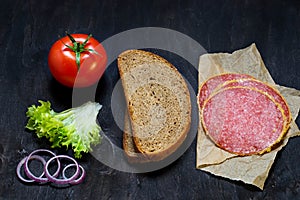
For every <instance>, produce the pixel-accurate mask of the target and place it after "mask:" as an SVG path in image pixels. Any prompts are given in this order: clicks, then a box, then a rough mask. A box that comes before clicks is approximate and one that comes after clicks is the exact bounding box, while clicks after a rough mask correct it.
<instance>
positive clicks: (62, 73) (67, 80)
mask: <svg viewBox="0 0 300 200" xmlns="http://www.w3.org/2000/svg"><path fill="white" fill-rule="evenodd" d="M70 36H71V37H70ZM88 37H89V35H86V34H71V35H68V36H65V37H63V38H61V39H59V40H57V41H56V42H55V43H54V44H53V45H52V47H51V49H50V52H49V55H48V65H49V68H50V71H51V74H52V75H53V77H54V78H55V79H56V80H57V81H58V82H60V83H61V84H63V85H65V86H68V87H88V86H91V85H93V84H95V83H96V82H97V81H98V80H99V79H100V78H101V76H102V75H103V73H104V71H105V67H106V63H107V55H106V52H105V49H104V48H103V46H102V45H101V44H100V43H99V42H98V41H97V40H96V39H94V38H93V37H89V38H88ZM76 51H77V52H78V53H77V54H78V55H77V56H78V57H77V58H78V59H77V62H76Z"/></svg>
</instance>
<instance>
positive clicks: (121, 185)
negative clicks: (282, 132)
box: [0, 0, 300, 199]
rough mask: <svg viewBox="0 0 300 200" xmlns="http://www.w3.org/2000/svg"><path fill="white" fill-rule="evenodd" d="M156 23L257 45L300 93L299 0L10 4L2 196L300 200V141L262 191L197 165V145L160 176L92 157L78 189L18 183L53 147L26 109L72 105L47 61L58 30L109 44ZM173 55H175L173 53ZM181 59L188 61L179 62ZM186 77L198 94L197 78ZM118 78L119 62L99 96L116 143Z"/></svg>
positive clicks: (0, 23) (1, 15)
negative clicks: (27, 165) (34, 155)
mask: <svg viewBox="0 0 300 200" xmlns="http://www.w3.org/2000/svg"><path fill="white" fill-rule="evenodd" d="M149 26H151V27H164V28H169V29H173V30H176V31H179V32H181V33H184V34H186V35H188V36H190V37H191V38H193V39H194V40H196V41H197V42H198V43H200V44H201V45H202V46H203V47H204V48H205V49H206V50H207V51H208V52H221V51H222V52H232V51H234V50H236V49H240V48H243V47H246V46H248V45H250V44H251V43H253V42H254V43H256V45H257V47H258V49H259V51H260V53H261V55H262V57H263V59H264V62H265V64H266V66H267V68H268V69H269V71H270V73H271V75H272V76H273V78H274V80H275V81H276V82H277V83H278V84H280V85H283V86H288V87H293V88H296V89H300V79H299V77H300V67H299V61H300V4H299V3H298V1H266V0H252V1H251V0H244V1H242V0H232V1H230V0H227V1H221V0H219V1H217V0H209V1H206V0H202V1H196V0H194V1H183V0H182V1H179V0H173V1H168V0H160V1H133V0H84V1H75V0H73V1H70V0H68V1H63V0H51V1H38V0H28V1H23V0H2V1H1V4H0V102H1V106H0V199H299V198H300V194H299V191H300V167H299V160H300V154H299V145H300V138H293V139H291V140H290V141H289V143H288V145H287V146H286V147H285V148H284V149H283V150H282V151H281V152H280V153H279V154H278V157H277V158H276V161H275V163H274V165H273V167H272V169H271V171H270V174H269V177H268V179H267V181H266V184H265V189H264V190H263V191H260V190H259V189H257V188H255V187H253V186H249V185H245V184H243V183H240V182H235V181H229V180H227V179H223V178H220V177H216V176H213V175H210V174H208V173H205V172H202V171H199V170H196V169H195V156H196V154H195V145H196V143H195V142H193V144H192V145H191V146H190V148H189V149H188V150H187V152H186V153H185V154H184V155H183V156H182V157H180V158H179V159H178V160H177V161H176V162H174V163H172V164H171V165H170V166H168V167H166V168H164V169H161V170H158V171H156V172H151V173H146V174H131V173H124V172H119V171H116V170H114V169H111V168H109V167H107V166H105V165H103V164H102V163H100V162H99V161H97V160H96V159H95V158H93V156H91V155H89V154H88V155H85V156H84V157H83V159H82V160H81V161H80V162H81V164H82V165H83V166H84V167H85V169H86V171H87V177H86V180H85V181H84V183H82V184H80V185H77V186H73V187H69V188H63V189H59V188H55V187H53V186H51V185H42V186H38V185H27V184H23V183H22V182H20V181H19V180H18V179H17V177H16V175H15V168H16V165H17V163H18V162H19V160H20V159H22V158H23V157H24V156H26V155H27V154H28V153H29V152H31V151H32V150H34V149H37V148H41V147H44V148H49V144H48V143H47V142H45V141H44V140H41V139H37V138H36V137H34V136H33V134H32V133H30V132H28V131H27V130H25V129H24V126H25V124H26V122H27V119H26V116H25V112H26V109H27V107H28V106H29V105H31V104H35V103H36V102H37V100H38V99H42V100H49V101H51V102H52V104H53V108H54V109H56V110H63V109H67V108H69V107H70V106H71V100H72V90H70V89H68V88H64V87H62V86H61V85H59V84H58V83H56V82H55V81H54V80H53V78H52V76H51V74H50V72H49V70H48V66H47V54H48V51H49V49H50V47H51V45H52V44H53V43H54V41H55V40H56V39H57V37H58V35H63V34H64V32H65V31H66V30H67V31H68V32H70V33H92V34H93V35H94V37H95V38H96V39H98V40H99V41H104V40H105V39H107V38H109V37H110V36H113V35H115V34H117V33H120V32H122V31H125V30H129V29H133V28H139V27H149ZM162 53H163V54H164V52H162ZM165 55H166V57H167V58H168V59H170V60H173V58H172V57H173V56H172V55H171V54H168V53H165ZM174 62H175V64H178V65H181V66H182V65H184V64H187V63H186V62H185V61H182V60H180V59H177V58H174ZM188 72H189V70H187V71H186V70H184V69H183V73H188ZM188 77H189V78H190V80H189V81H191V83H192V86H193V88H194V89H195V90H196V89H197V74H196V73H193V74H191V73H189V75H188ZM118 78H119V77H118V73H117V70H116V63H115V62H114V63H112V64H111V65H110V66H109V67H108V69H107V71H106V73H105V74H104V76H103V77H102V79H101V81H100V83H99V84H100V85H101V91H100V94H99V95H100V97H102V98H101V99H100V100H99V101H100V103H102V104H103V105H104V106H105V107H104V108H103V110H102V111H101V112H100V115H99V122H100V123H101V125H102V126H103V129H104V131H106V132H107V133H110V134H111V137H112V138H113V139H115V140H118V138H120V136H121V132H120V130H119V129H118V128H117V127H116V126H115V125H114V122H113V118H112V116H111V113H110V110H109V103H110V99H109V98H110V96H109V92H108V91H110V90H112V87H113V84H114V83H115V82H116V81H117V80H118ZM101 101H102V102H101ZM297 123H298V125H299V124H300V123H299V119H298V120H297ZM232 170H234V169H232Z"/></svg>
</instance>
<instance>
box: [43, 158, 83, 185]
mask: <svg viewBox="0 0 300 200" xmlns="http://www.w3.org/2000/svg"><path fill="white" fill-rule="evenodd" d="M58 158H63V159H68V160H71V161H72V162H74V164H75V166H76V172H75V173H74V174H73V176H71V177H70V178H63V179H60V178H56V176H55V175H54V174H53V175H51V174H50V172H49V170H48V167H49V164H50V163H51V162H52V161H53V160H54V159H58ZM44 172H45V175H46V177H47V179H48V180H49V181H50V182H53V183H56V184H69V183H72V182H73V181H74V180H75V179H76V178H77V177H78V176H79V174H80V169H79V165H78V163H77V161H76V160H75V159H74V158H72V157H70V156H67V155H57V156H54V157H52V158H50V159H49V160H48V161H47V162H46V164H45V167H44Z"/></svg>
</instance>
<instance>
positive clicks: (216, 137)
mask: <svg viewBox="0 0 300 200" xmlns="http://www.w3.org/2000/svg"><path fill="white" fill-rule="evenodd" d="M198 105H199V109H200V112H201V113H200V114H201V122H202V125H203V128H204V130H205V132H206V134H207V135H208V136H209V137H210V139H211V140H212V141H213V142H214V143H215V144H216V145H217V146H219V147H220V148H222V149H224V150H226V151H228V152H231V153H234V154H237V155H241V156H247V155H253V154H263V153H266V152H269V151H271V150H272V149H273V147H275V146H276V144H278V143H280V141H281V140H282V138H283V137H284V135H285V133H286V132H287V130H288V129H289V126H290V122H291V113H290V109H289V107H288V105H287V103H286V101H285V99H284V98H283V96H282V95H281V94H280V93H279V91H277V90H276V89H275V88H274V87H272V86H270V85H268V84H266V83H264V82H261V81H259V80H257V79H255V78H254V77H252V76H249V75H246V74H233V73H227V74H221V75H217V76H214V77H211V78H209V79H208V80H206V81H205V82H204V83H203V84H202V85H201V87H200V88H199V93H198Z"/></svg>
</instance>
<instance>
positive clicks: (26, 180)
mask: <svg viewBox="0 0 300 200" xmlns="http://www.w3.org/2000/svg"><path fill="white" fill-rule="evenodd" d="M33 159H36V160H39V161H40V162H42V164H43V165H45V164H46V161H45V159H44V158H43V157H41V156H38V155H32V156H30V157H28V156H26V157H25V158H23V159H22V160H21V161H20V162H19V164H18V166H17V169H16V172H17V176H18V178H19V179H20V180H22V181H23V182H26V183H32V182H34V180H33V179H25V178H24V177H23V176H22V175H21V168H22V166H23V165H24V163H25V161H26V160H28V161H29V160H33ZM44 174H45V172H44V171H43V173H42V174H41V175H40V176H39V178H41V177H43V176H44Z"/></svg>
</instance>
